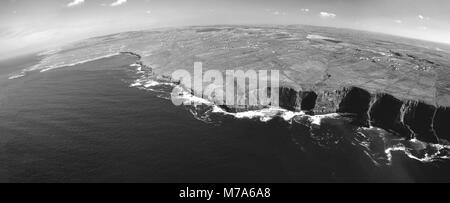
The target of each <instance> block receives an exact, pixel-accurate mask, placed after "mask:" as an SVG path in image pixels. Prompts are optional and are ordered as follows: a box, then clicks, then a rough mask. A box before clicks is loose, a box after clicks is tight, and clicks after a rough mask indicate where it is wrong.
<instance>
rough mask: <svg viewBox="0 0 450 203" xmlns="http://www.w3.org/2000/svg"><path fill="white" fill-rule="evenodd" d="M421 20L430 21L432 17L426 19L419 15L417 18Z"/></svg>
mask: <svg viewBox="0 0 450 203" xmlns="http://www.w3.org/2000/svg"><path fill="white" fill-rule="evenodd" d="M417 17H418V18H419V19H420V20H430V17H426V16H423V15H418V16H417Z"/></svg>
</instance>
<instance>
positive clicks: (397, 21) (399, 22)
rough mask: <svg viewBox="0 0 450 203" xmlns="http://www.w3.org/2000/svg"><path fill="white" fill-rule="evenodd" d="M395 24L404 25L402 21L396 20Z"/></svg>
mask: <svg viewBox="0 0 450 203" xmlns="http://www.w3.org/2000/svg"><path fill="white" fill-rule="evenodd" d="M394 22H395V23H398V24H402V23H403V21H402V20H394Z"/></svg>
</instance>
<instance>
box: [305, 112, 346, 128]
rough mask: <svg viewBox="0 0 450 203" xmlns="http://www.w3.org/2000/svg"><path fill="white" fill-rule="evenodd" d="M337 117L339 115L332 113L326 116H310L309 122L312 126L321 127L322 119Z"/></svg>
mask: <svg viewBox="0 0 450 203" xmlns="http://www.w3.org/2000/svg"><path fill="white" fill-rule="evenodd" d="M337 117H339V114H337V113H331V114H325V115H315V116H309V120H310V121H311V124H314V125H320V124H321V123H322V119H324V118H337Z"/></svg>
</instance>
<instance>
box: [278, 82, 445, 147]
mask: <svg viewBox="0 0 450 203" xmlns="http://www.w3.org/2000/svg"><path fill="white" fill-rule="evenodd" d="M280 104H281V107H283V108H286V109H289V110H299V109H300V110H305V111H312V112H314V113H316V114H322V113H342V114H349V115H351V116H352V117H353V120H354V124H356V125H360V126H369V125H370V126H375V127H380V128H383V129H385V130H388V131H391V132H393V133H395V134H397V135H398V136H400V137H404V138H406V139H418V140H421V141H425V142H431V143H440V142H447V140H450V126H449V125H448V120H449V119H450V109H448V108H444V107H440V108H436V107H435V106H432V105H429V104H425V103H423V102H420V101H412V100H406V101H403V100H399V99H397V98H395V97H393V96H392V95H389V94H385V93H376V94H372V93H370V92H368V91H366V90H364V89H361V88H358V87H345V88H342V89H339V90H334V91H322V92H319V93H315V92H312V91H308V92H297V91H295V90H293V89H290V88H280Z"/></svg>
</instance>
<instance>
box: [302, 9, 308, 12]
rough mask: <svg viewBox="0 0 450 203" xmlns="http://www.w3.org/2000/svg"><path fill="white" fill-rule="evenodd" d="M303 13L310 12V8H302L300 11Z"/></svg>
mask: <svg viewBox="0 0 450 203" xmlns="http://www.w3.org/2000/svg"><path fill="white" fill-rule="evenodd" d="M300 11H301V12H309V8H302V9H300Z"/></svg>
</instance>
